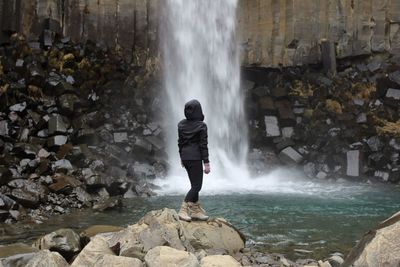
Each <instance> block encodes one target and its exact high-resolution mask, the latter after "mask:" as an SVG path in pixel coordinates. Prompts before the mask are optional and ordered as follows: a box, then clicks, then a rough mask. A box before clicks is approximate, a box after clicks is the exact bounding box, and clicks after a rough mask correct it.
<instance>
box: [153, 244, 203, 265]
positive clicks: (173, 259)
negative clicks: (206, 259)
mask: <svg viewBox="0 0 400 267" xmlns="http://www.w3.org/2000/svg"><path fill="white" fill-rule="evenodd" d="M145 262H146V266H148V267H159V266H185V267H200V264H199V262H198V261H197V258H196V256H195V255H194V254H192V253H190V252H186V251H181V250H177V249H174V248H170V247H166V246H158V247H155V248H153V249H151V250H149V252H148V253H147V254H146V256H145Z"/></svg>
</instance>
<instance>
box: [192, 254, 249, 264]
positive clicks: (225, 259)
mask: <svg viewBox="0 0 400 267" xmlns="http://www.w3.org/2000/svg"><path fill="white" fill-rule="evenodd" d="M200 263H201V267H226V266H229V267H240V266H242V265H241V264H240V263H239V262H238V261H237V260H235V259H234V258H233V257H232V256H229V255H212V256H207V257H204V258H202V259H201V262H200Z"/></svg>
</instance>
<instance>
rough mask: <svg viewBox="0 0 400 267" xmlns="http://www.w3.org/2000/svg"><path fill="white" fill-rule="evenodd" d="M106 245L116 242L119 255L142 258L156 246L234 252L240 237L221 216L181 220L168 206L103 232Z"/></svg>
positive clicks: (112, 244)
mask: <svg viewBox="0 0 400 267" xmlns="http://www.w3.org/2000/svg"><path fill="white" fill-rule="evenodd" d="M107 239H108V243H109V246H110V247H114V246H116V245H117V244H118V243H119V244H120V253H119V255H120V256H126V257H135V258H139V259H141V260H143V259H144V256H145V255H146V253H147V252H148V251H149V250H150V249H152V248H154V247H157V246H165V245H168V246H169V247H172V248H175V249H178V250H185V251H189V252H194V251H196V250H200V249H218V250H225V251H226V252H228V253H231V254H234V253H236V252H238V251H239V250H240V249H242V248H243V247H244V237H243V235H242V234H241V233H240V232H239V231H237V230H236V229H235V228H234V227H233V226H232V225H231V224H229V223H228V222H227V221H225V220H224V219H214V220H209V221H208V222H191V223H188V222H183V221H181V220H179V217H178V214H177V213H176V211H175V210H172V209H167V208H165V209H162V210H156V211H150V212H149V213H147V214H146V215H145V216H144V217H143V218H142V219H141V220H140V221H139V222H138V223H136V224H134V225H131V226H128V227H127V228H126V229H125V230H122V231H120V232H117V233H114V234H112V235H107Z"/></svg>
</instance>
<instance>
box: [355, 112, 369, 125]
mask: <svg viewBox="0 0 400 267" xmlns="http://www.w3.org/2000/svg"><path fill="white" fill-rule="evenodd" d="M366 122H367V115H366V114H365V113H361V114H360V115H358V117H357V123H366Z"/></svg>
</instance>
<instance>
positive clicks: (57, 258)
mask: <svg viewBox="0 0 400 267" xmlns="http://www.w3.org/2000/svg"><path fill="white" fill-rule="evenodd" d="M48 266H52V267H68V266H69V264H68V262H67V261H66V260H65V259H64V258H63V257H62V256H61V255H60V254H58V253H57V252H51V251H49V250H42V251H40V252H38V253H35V255H34V256H33V257H32V258H31V259H30V260H29V261H28V262H27V264H26V267H48Z"/></svg>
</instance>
